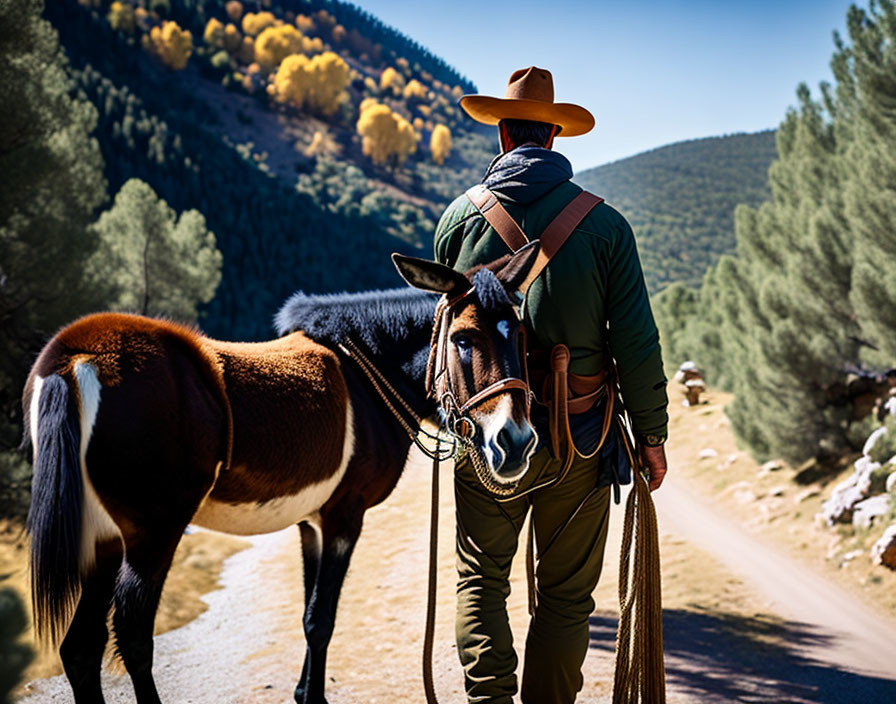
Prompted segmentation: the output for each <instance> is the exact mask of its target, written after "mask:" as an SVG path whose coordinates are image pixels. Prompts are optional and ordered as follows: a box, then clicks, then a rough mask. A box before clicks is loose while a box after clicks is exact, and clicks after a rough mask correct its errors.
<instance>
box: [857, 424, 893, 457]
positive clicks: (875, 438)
mask: <svg viewBox="0 0 896 704" xmlns="http://www.w3.org/2000/svg"><path fill="white" fill-rule="evenodd" d="M886 434H887V429H886V427H885V426H881V427H880V428H878V429H877V430H875V431H874V432H873V433H871V435H869V436H868V439H867V440H866V441H865V445H864V447H862V454H863V455H865V456H866V457H867V456H869V455H870V454H871V453H872V452H873V451H874V446H875V445H877V443H879V442H880V441H881V440H882V439H883V438H884V436H886Z"/></svg>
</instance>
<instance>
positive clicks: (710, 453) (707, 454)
mask: <svg viewBox="0 0 896 704" xmlns="http://www.w3.org/2000/svg"><path fill="white" fill-rule="evenodd" d="M718 454H719V453H718V452H716V451H715V450H714V449H712V448H711V447H704V448H703V449H702V450H700V452H699V454H698V455H697V457H699V458H700V459H701V460H709V459H712V458H713V457H716V456H717V455H718Z"/></svg>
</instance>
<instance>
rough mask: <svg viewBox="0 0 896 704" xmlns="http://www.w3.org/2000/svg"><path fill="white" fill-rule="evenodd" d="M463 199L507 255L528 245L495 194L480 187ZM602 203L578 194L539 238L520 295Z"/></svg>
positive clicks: (586, 195) (472, 190)
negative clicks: (484, 223)
mask: <svg viewBox="0 0 896 704" xmlns="http://www.w3.org/2000/svg"><path fill="white" fill-rule="evenodd" d="M467 198H469V199H470V201H471V202H472V203H473V205H475V206H476V207H477V208H478V209H479V212H480V213H482V216H483V217H484V218H485V220H486V222H488V224H489V225H491V226H492V228H493V229H494V230H495V232H497V233H498V234H499V235H500V236H501V239H502V240H504V243H505V244H506V245H507V246H508V247H510V249H511V251H513V252H515V251H517V250H518V249H519V248H520V247H524V246H525V245H526V244H528V243H529V239H528V238H527V237H526V233H525V232H523V230H522V228H521V227H520V226H519V225H518V224H517V222H516V220H514V219H513V218H512V217H511V216H510V213H508V212H507V210H506V209H505V208H504V206H503V205H501V203H500V201H499V200H498V198H497V197H496V196H495V194H494V193H492V192H491V191H490V190H489V189H488V188H486V187H485V186H483V185H482V184H481V183H480V184H477V185H475V186H473V187H472V188H470V189H469V190H468V191H467ZM603 200H604V199H603V198H601V197H599V196H596V195H594V194H593V193H589V192H588V191H582V192H581V193H579V195H577V196H576V197H575V198H573V199H572V200H571V201H570V202H569V203H568V204H567V206H566V207H565V208H563V210H561V211H560V212H559V213H558V214H557V216H556V217H555V218H554V219H553V220H552V221H551V224H550V225H548V226H547V228H545V231H544V232H543V233H542V235H541V238H540V240H541V245H540V248H539V250H538V256H537V257H536V258H535V263H534V264H533V265H532V268H531V269H530V270H529V273H528V275H527V276H526V278H525V279H524V280H523V283H522V284H520V291H522V293H523V294H525V293H526V291H527V290H528V289H529V286H531V285H532V282H533V281H535V279H537V278H538V275H539V274H541V272H542V271H544V268H545V267H546V266H547V265H548V262H550V261H551V258H553V256H554V255H555V254H556V253H557V252H558V251H560V248H561V247H562V246H563V244H564V243H565V242H566V240H567V239H569V236H570V235H571V234H572V233H573V231H574V230H575V229H576V228H577V227H578V226H579V223H581V222H582V220H584V219H585V216H586V215H588V213H590V212H591V210H592V208H594V206H596V205H597V204H599V203H603Z"/></svg>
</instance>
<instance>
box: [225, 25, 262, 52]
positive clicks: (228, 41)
mask: <svg viewBox="0 0 896 704" xmlns="http://www.w3.org/2000/svg"><path fill="white" fill-rule="evenodd" d="M250 41H251V40H250ZM242 45H243V35H242V34H240V30H238V29H237V28H236V26H235V25H232V24H228V25H227V26H226V27H225V28H224V48H225V49H227V51H229V52H230V53H231V54H235V53H236V52H238V51H239V50H240V47H241V46H242ZM253 48H254V45H253ZM252 59H253V60H254V59H255V55H254V54H253V56H252Z"/></svg>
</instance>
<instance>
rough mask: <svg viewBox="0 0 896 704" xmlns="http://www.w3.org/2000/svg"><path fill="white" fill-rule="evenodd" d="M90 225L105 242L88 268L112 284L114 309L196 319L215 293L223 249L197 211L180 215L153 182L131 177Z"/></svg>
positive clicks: (189, 211) (95, 275)
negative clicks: (150, 185) (152, 185)
mask: <svg viewBox="0 0 896 704" xmlns="http://www.w3.org/2000/svg"><path fill="white" fill-rule="evenodd" d="M92 229H93V230H94V231H95V232H96V233H97V235H98V236H99V238H100V242H101V244H100V248H99V250H98V251H97V253H96V255H95V256H94V258H93V260H92V262H91V267H90V268H91V271H92V273H93V275H94V277H95V280H96V281H97V282H106V284H107V285H108V286H109V288H110V290H109V298H110V301H111V304H110V307H111V308H112V309H113V310H123V311H130V312H137V313H142V314H143V315H165V316H167V317H171V318H174V319H176V320H181V321H184V322H193V321H195V320H196V318H197V316H198V313H197V306H198V305H199V304H201V303H208V302H209V301H210V300H211V299H212V298H213V297H214V295H215V289H216V288H217V287H218V283H219V282H220V281H221V253H220V252H219V251H218V249H217V247H216V246H215V236H214V234H213V233H212V232H209V230H208V228H207V227H206V224H205V218H204V217H203V216H202V214H201V213H199V212H198V211H196V210H188V211H186V212H185V213H183V214H181V216H180V217H179V218H178V217H177V215H176V214H175V212H174V211H173V210H172V209H171V208H170V207H169V206H168V204H167V203H166V202H165V201H164V200H162V199H161V198H159V197H158V196H157V195H156V194H155V192H154V191H153V190H152V188H150V187H149V186H148V185H146V184H145V183H143V182H142V181H140V180H138V179H131V180H129V181H128V182H127V183H125V184H124V185H123V186H122V187H121V190H120V191H119V192H118V195H116V196H115V203H114V205H113V206H112V207H111V208H110V209H109V210H107V211H106V212H104V213H103V214H102V215H101V216H100V218H99V220H98V221H97V222H96V224H95V225H94V226H93V228H92Z"/></svg>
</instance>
